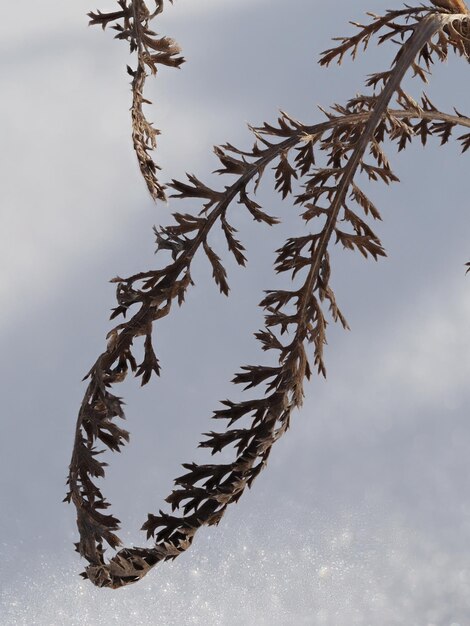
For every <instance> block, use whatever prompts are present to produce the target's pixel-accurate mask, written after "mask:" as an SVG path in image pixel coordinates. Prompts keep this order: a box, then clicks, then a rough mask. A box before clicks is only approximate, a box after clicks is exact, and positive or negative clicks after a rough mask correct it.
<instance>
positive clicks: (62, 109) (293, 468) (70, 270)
mask: <svg viewBox="0 0 470 626" xmlns="http://www.w3.org/2000/svg"><path fill="white" fill-rule="evenodd" d="M323 4H325V3H320V2H315V1H314V2H312V1H307V0H299V1H298V2H290V3H286V2H285V1H284V2H281V1H280V0H271V1H270V2H268V0H256V2H248V0H244V1H241V0H197V1H196V0H176V1H175V5H174V6H171V5H169V4H168V6H167V8H166V11H165V13H164V15H163V16H162V17H161V19H160V21H159V25H156V29H157V30H158V32H160V33H164V34H167V35H170V36H173V37H175V38H176V39H177V41H178V42H179V43H180V44H181V46H182V48H183V51H184V54H185V56H186V58H187V61H188V62H187V63H186V64H185V65H184V66H183V67H182V69H181V70H180V71H175V70H170V69H165V68H164V69H163V70H162V71H161V72H160V73H159V76H158V79H157V80H156V81H154V82H153V83H150V84H149V97H150V98H151V99H152V100H153V101H154V106H153V108H152V110H151V112H150V113H149V117H150V118H151V119H153V120H155V124H156V126H157V127H159V128H161V129H162V130H163V134H162V137H161V139H160V146H159V151H158V154H157V155H156V160H157V162H159V163H160V164H161V165H162V167H163V174H162V177H163V179H164V180H169V179H171V178H173V177H182V176H183V175H184V172H185V171H188V172H194V173H195V174H196V175H197V176H198V177H199V178H201V179H203V180H208V179H210V172H211V171H212V170H214V169H215V168H216V167H217V164H216V161H215V160H214V157H213V156H212V155H211V147H212V146H213V145H214V144H221V143H224V142H226V141H230V142H231V143H233V144H235V145H237V146H240V147H249V146H251V143H252V139H251V137H250V135H249V133H248V131H247V129H246V123H247V122H249V123H253V124H259V123H261V122H262V121H264V120H266V121H271V122H272V121H274V120H275V118H276V116H277V111H278V110H279V109H283V110H286V111H288V112H289V113H291V114H292V115H293V116H294V117H298V118H300V119H302V120H303V121H305V122H310V123H315V122H316V121H319V120H320V119H321V115H320V113H319V111H318V110H317V108H316V105H317V104H321V105H324V106H328V105H329V104H331V103H333V102H335V101H340V102H344V101H345V100H346V99H347V98H348V97H350V96H352V95H354V94H355V93H356V92H359V91H362V89H363V79H364V76H366V75H367V74H368V73H370V72H372V71H374V70H376V71H382V70H385V69H387V67H388V64H389V62H390V59H391V58H392V55H393V54H394V50H393V48H390V47H383V49H381V50H379V51H377V50H376V49H375V48H371V50H370V51H369V52H368V53H367V54H366V55H365V56H363V57H362V58H360V59H359V60H358V61H357V62H356V63H355V64H352V63H351V62H349V61H347V62H345V64H344V65H343V66H342V67H341V68H331V69H330V70H328V71H326V70H324V69H321V68H320V67H319V66H318V65H317V64H316V59H317V58H318V54H319V52H320V51H322V50H324V49H325V48H326V47H328V46H329V42H330V38H331V37H333V36H337V35H342V34H345V33H347V32H350V30H351V27H350V26H349V25H348V20H357V21H361V20H362V19H364V13H365V11H366V10H371V9H373V10H374V11H375V12H380V11H381V10H383V9H385V8H397V7H399V6H401V3H399V2H393V1H391V0H389V2H387V3H386V2H383V1H382V0H380V1H379V0H375V1H374V2H373V3H367V2H366V1H364V0H356V2H354V3H353V4H354V6H352V3H350V2H347V1H346V0H339V1H338V2H333V1H330V2H328V3H327V6H326V7H325V6H320V5H323ZM114 5H115V3H114V2H111V1H108V2H106V3H102V4H101V5H99V6H98V4H97V5H90V4H88V3H87V2H85V1H83V0H78V1H74V2H68V3H64V2H59V1H53V0H45V1H43V2H41V3H35V4H34V5H33V4H31V5H29V6H28V5H26V4H21V3H19V4H18V3H15V4H14V5H13V4H11V3H9V4H8V5H7V6H6V7H4V11H3V19H2V27H1V33H2V36H1V37H0V52H1V54H0V66H1V70H0V71H1V77H2V93H3V97H2V98H1V100H0V120H1V123H0V126H1V137H2V149H1V151H0V160H1V168H0V171H1V173H2V176H1V178H2V184H1V189H0V207H1V208H0V212H1V216H2V220H1V223H2V228H1V229H0V256H1V258H2V262H1V264H0V298H1V302H2V308H1V312H0V341H1V353H2V359H1V361H2V362H1V381H2V393H1V395H2V437H1V443H0V485H1V487H0V488H1V510H2V516H1V521H0V533H1V534H0V540H1V543H0V562H1V566H0V589H1V591H0V593H1V602H2V604H1V607H0V623H1V624H2V625H3V624H5V625H8V626H10V625H12V626H13V625H15V626H16V625H23V624H24V625H27V626H30V625H33V624H37V625H38V626H62V625H68V624H73V625H76V626H82V625H83V626H85V625H87V626H101V625H103V626H107V625H109V624H122V625H124V624H138V625H140V624H152V625H158V626H160V625H161V626H167V625H175V626H186V625H189V624H208V625H209V626H216V625H224V626H225V625H227V626H237V625H239V624H249V625H250V626H251V625H253V626H263V625H266V626H291V625H292V626H293V625H296V626H297V625H298V624H305V625H310V626H316V625H317V624H318V625H320V626H325V625H326V626H353V625H362V626H375V625H377V626H378V625H380V626H392V625H396V626H398V625H403V624H406V625H407V626H412V625H413V626H466V625H467V624H470V562H469V557H468V546H469V545H470V489H469V478H468V477H469V475H470V454H469V441H470V423H469V420H468V407H469V403H470V388H469V385H468V376H469V372H470V332H469V323H470V322H469V319H470V282H469V281H470V277H465V263H466V262H467V261H468V260H470V245H469V243H468V242H469V241H470V220H469V218H468V167H469V155H468V153H467V154H465V155H463V156H462V155H460V153H459V148H458V145H457V144H456V143H452V142H451V143H450V144H449V145H448V146H446V147H444V148H441V149H439V148H438V146H437V142H435V141H434V142H431V145H429V146H428V147H427V148H426V150H423V149H422V148H421V147H420V146H418V145H416V147H412V148H411V149H410V150H409V151H407V152H406V153H402V154H400V155H396V153H395V152H394V150H391V151H390V156H391V158H392V163H393V165H394V169H395V172H396V174H397V175H398V176H399V178H400V179H401V183H400V184H398V185H397V184H396V185H393V186H392V187H390V188H384V187H383V186H380V185H377V184H375V185H374V186H373V187H371V189H370V194H371V195H372V196H373V198H374V200H375V202H376V204H377V205H378V206H379V207H380V209H381V211H382V214H383V218H384V222H383V224H380V225H379V226H378V231H379V234H380V236H381V237H382V239H383V243H384V246H385V248H386V250H387V252H388V255H389V256H388V258H387V259H385V260H381V261H380V262H378V263H375V262H373V261H364V260H363V259H362V258H359V255H352V254H351V253H350V252H347V251H343V250H341V249H339V248H338V249H337V250H335V253H334V259H333V275H332V285H333V287H334V289H335V292H336V295H337V298H338V301H339V304H340V306H341V307H342V309H343V311H344V312H345V314H346V316H347V318H348V321H349V323H350V326H351V332H348V333H346V332H344V331H342V330H341V329H340V328H334V327H332V326H330V327H329V344H328V346H327V349H326V359H327V366H328V379H327V381H326V382H325V381H323V380H314V381H312V382H311V383H310V384H308V385H307V387H306V401H305V405H304V407H303V410H302V411H300V412H296V414H295V415H294V416H293V420H292V427H291V429H290V430H289V432H288V433H287V435H286V436H285V438H284V439H283V440H282V441H280V442H279V443H278V444H276V448H275V449H274V450H273V453H272V455H271V458H270V462H269V466H268V468H267V470H266V471H265V472H264V473H263V474H262V475H261V476H260V477H259V478H258V480H257V482H256V483H255V484H254V486H253V488H252V490H251V491H250V492H249V493H247V494H245V495H244V496H243V498H242V499H241V501H240V502H239V504H237V505H236V506H234V507H232V509H231V510H229V512H228V513H227V514H226V516H225V517H224V519H223V521H222V522H221V524H220V525H219V527H218V528H211V529H210V530H207V529H203V530H201V531H200V532H199V533H198V535H197V537H196V539H195V542H194V545H193V547H192V548H191V549H190V550H189V551H188V552H187V553H186V554H184V555H182V556H181V557H180V558H178V559H177V560H176V561H175V562H174V563H172V564H164V565H162V566H161V567H157V568H156V569H154V570H153V571H152V572H151V573H150V574H149V575H148V576H147V577H146V578H145V579H144V580H143V581H142V582H140V583H139V584H137V585H135V586H130V587H128V588H125V589H122V590H119V591H114V592H113V591H110V590H99V589H96V588H94V587H93V586H92V585H91V584H90V583H88V582H82V581H81V579H80V578H79V576H78V573H79V572H80V571H82V569H83V567H84V563H83V562H80V559H79V557H78V555H77V554H76V553H74V551H73V542H74V541H76V540H77V532H76V528H75V519H74V510H73V508H72V507H71V506H67V505H64V504H62V503H61V500H62V498H63V497H64V495H65V477H66V474H67V467H68V463H69V459H70V453H71V446H72V440H73V431H74V427H75V419H76V414H77V411H78V407H79V404H80V400H81V396H82V394H83V392H84V384H83V383H82V382H80V381H81V378H82V376H83V375H84V373H85V372H86V371H87V370H88V369H89V367H90V365H91V363H92V362H93V361H94V360H95V358H96V356H97V355H98V354H99V353H100V352H101V351H102V350H103V348H104V343H105V340H104V337H105V334H106V332H107V330H109V322H108V321H107V320H108V315H109V310H110V308H111V307H112V306H114V302H113V295H114V294H113V288H112V285H110V284H109V282H108V280H109V279H110V278H112V277H113V276H115V275H116V274H120V275H129V274H131V273H133V272H134V271H139V270H146V269H149V268H150V267H153V266H154V264H155V263H156V260H155V257H154V242H153V236H152V230H151V228H152V225H153V224H158V223H162V224H165V223H167V222H168V220H169V215H170V212H171V211H172V210H181V207H180V206H178V205H177V202H176V201H171V202H170V203H169V204H168V205H164V204H161V203H160V204H158V205H154V204H153V203H152V202H151V200H150V198H149V196H148V193H147V191H146V188H145V185H144V184H143V183H142V181H141V179H140V175H139V172H138V168H137V165H136V162H135V159H134V155H133V153H132V149H131V143H130V138H129V111H128V109H129V106H130V93H129V85H128V78H129V77H128V76H127V75H126V72H125V65H126V64H127V63H129V62H130V63H131V64H132V60H130V59H129V55H128V51H127V48H126V45H125V44H123V43H122V42H118V41H113V39H112V34H111V33H110V32H106V33H104V34H103V33H102V32H101V31H100V29H99V28H87V18H86V12H87V11H89V10H91V9H96V8H100V9H101V10H105V9H106V8H108V7H113V6H114ZM409 90H410V91H411V92H412V93H413V94H415V95H416V96H419V94H420V93H421V91H422V85H421V84H419V83H418V82H413V83H410V84H409ZM427 92H428V94H429V95H430V96H431V99H432V100H433V101H434V102H435V103H436V104H437V105H438V106H440V107H441V108H443V109H444V110H448V111H452V106H456V107H457V109H459V110H460V111H462V112H464V113H468V112H469V111H470V101H469V95H468V64H466V63H465V62H464V61H463V60H459V59H454V58H452V59H451V60H450V61H449V63H448V64H446V65H444V66H442V67H437V68H436V71H435V75H434V77H433V79H432V81H431V85H430V86H429V88H428V89H427ZM222 184H225V181H223V180H220V185H222ZM260 198H261V200H262V201H263V204H264V206H265V207H266V208H267V209H268V210H269V211H270V212H272V213H273V214H275V215H280V216H282V218H283V220H284V223H283V225H282V226H280V227H278V228H276V229H272V231H267V229H266V228H265V227H263V226H260V225H258V224H256V223H254V222H252V221H251V220H249V219H248V218H245V217H239V218H237V219H238V221H237V224H238V226H239V227H240V235H241V237H242V239H243V241H244V242H246V244H247V250H248V257H249V265H248V268H247V269H246V270H243V269H239V268H237V267H235V266H234V264H233V263H232V262H228V267H229V270H230V273H229V279H230V285H231V288H232V291H231V297H230V299H229V300H227V299H224V298H223V297H222V296H220V295H219V294H218V292H217V289H216V287H215V286H214V284H213V282H212V281H211V279H210V270H209V268H208V267H207V265H206V263H205V262H204V261H203V260H201V261H200V262H199V261H198V262H197V263H196V268H195V278H196V287H195V288H194V289H192V290H191V292H190V293H189V294H188V298H187V302H186V303H185V305H184V307H182V308H181V309H180V310H178V311H175V313H174V315H172V319H165V320H164V321H163V322H162V323H161V325H160V326H159V328H158V329H157V331H156V336H155V337H156V346H157V350H158V354H159V356H160V357H161V361H162V365H163V373H162V378H161V379H160V380H158V381H156V382H153V383H152V384H150V385H148V387H146V388H144V389H143V390H140V389H139V388H137V386H136V385H134V384H133V383H127V382H126V385H125V386H124V388H123V391H122V393H124V394H125V398H126V402H127V410H126V414H127V418H128V421H127V427H128V429H129V430H130V431H131V443H130V445H129V446H128V447H127V448H126V449H125V450H124V452H123V454H122V455H114V457H112V458H110V459H108V461H109V462H110V464H111V467H110V470H109V477H108V478H107V482H106V485H105V486H104V491H105V493H106V494H107V496H108V497H109V499H110V501H111V502H112V503H113V512H114V513H115V514H116V515H117V516H118V517H119V518H120V519H121V520H122V522H123V531H122V537H123V538H124V539H125V540H126V541H127V542H129V543H135V544H136V545H144V537H143V536H142V533H140V532H139V531H138V528H139V527H140V526H141V524H142V523H143V521H144V520H145V518H146V514H147V513H148V512H150V511H153V512H155V511H157V510H158V509H159V508H160V507H162V505H163V499H164V498H165V496H166V495H168V493H169V492H170V491H171V488H172V479H173V478H174V477H175V476H177V475H179V474H180V473H181V463H183V462H188V461H191V460H195V459H196V458H197V459H203V458H207V457H204V455H202V454H201V452H200V451H199V452H198V451H197V449H196V446H197V442H198V441H199V440H200V433H201V432H206V431H207V430H209V429H211V428H212V427H213V426H212V424H211V423H210V420H209V416H210V414H211V412H212V410H213V409H215V408H217V406H218V405H217V403H218V401H219V400H221V399H223V398H225V397H227V396H230V395H233V391H232V389H231V385H230V383H229V382H228V381H229V380H230V379H231V378H232V376H233V373H234V372H235V371H237V370H238V368H239V366H240V365H242V364H246V363H256V362H257V361H256V360H257V359H258V358H259V353H258V348H257V345H256V342H255V340H254V338H253V332H255V331H257V330H258V329H259V327H260V325H261V322H262V315H261V312H260V311H259V310H258V309H257V307H256V304H257V302H259V300H260V299H261V292H262V290H263V289H268V288H270V287H272V285H273V284H274V280H275V279H274V278H273V277H272V269H271V264H272V260H273V258H274V255H273V251H274V250H275V249H276V248H277V247H279V245H280V244H281V243H282V241H283V240H284V239H285V237H286V236H288V234H289V232H291V231H292V229H295V228H298V225H297V221H295V220H294V218H295V214H296V212H298V208H292V206H291V205H290V204H289V203H286V204H285V206H284V205H283V204H282V202H281V200H280V198H279V196H278V195H275V194H273V193H272V191H271V189H270V184H269V180H267V182H266V184H265V187H264V188H262V189H261V190H260ZM186 209H187V210H199V206H198V205H194V207H192V206H191V205H187V206H185V210H186ZM236 213H237V207H234V209H233V214H234V215H236ZM222 250H223V248H221V251H222ZM356 257H357V258H356Z"/></svg>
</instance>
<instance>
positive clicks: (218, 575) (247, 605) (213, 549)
mask: <svg viewBox="0 0 470 626" xmlns="http://www.w3.org/2000/svg"><path fill="white" fill-rule="evenodd" d="M371 515H373V512H372V513H371ZM234 521H241V520H232V522H234ZM304 521H306V520H304ZM312 522H313V520H312ZM297 523H298V519H297ZM313 523H314V526H312V527H311V528H310V529H309V530H304V531H302V532H299V530H296V529H295V526H294V525H293V524H294V521H293V520H292V519H290V520H286V521H285V525H283V526H282V527H281V526H277V528H275V529H273V528H267V529H266V533H265V535H264V537H265V539H264V540H262V541H261V542H260V539H259V537H260V536H262V535H260V533H259V532H256V533H253V534H252V531H251V530H250V526H249V524H248V523H247V522H246V521H245V522H244V523H243V522H242V524H241V525H240V527H239V530H238V531H237V532H238V538H237V539H236V540H235V541H230V537H229V536H227V535H230V532H229V531H227V530H224V528H223V527H222V528H220V529H219V531H215V532H214V531H210V532H207V533H206V534H205V535H202V536H200V537H199V540H198V541H196V544H195V545H194V547H193V548H192V549H191V550H190V551H189V552H188V553H187V554H185V555H184V556H182V557H180V558H179V559H178V560H177V561H175V562H174V563H169V564H165V565H163V566H161V567H160V568H157V569H155V570H153V571H152V572H151V573H150V574H149V575H148V576H147V577H146V578H145V579H144V580H143V581H141V582H140V583H139V584H137V585H134V586H130V587H127V588H124V589H121V590H118V591H110V590H99V589H95V588H94V587H93V586H92V585H91V584H90V583H88V582H86V581H80V579H78V578H77V572H78V570H77V565H78V563H75V564H73V563H70V564H69V565H67V566H64V565H58V566H55V565H54V564H53V563H50V562H47V561H46V560H44V562H43V563H42V564H41V565H40V566H39V567H37V568H36V569H35V571H34V573H33V574H32V575H31V574H29V575H28V576H26V577H25V578H24V579H23V580H22V581H18V580H16V581H15V582H14V584H12V585H11V587H10V586H9V585H8V584H7V585H6V586H5V587H3V589H2V617H1V624H2V626H3V625H8V626H10V625H12V626H13V625H18V626H19V625H25V626H33V625H38V626H62V625H68V624H70V625H77V626H79V625H85V624H86V625H89V626H101V625H103V626H108V625H110V624H136V625H141V624H142V625H143V624H149V625H150V624H152V625H160V624H161V625H162V626H163V625H165V626H169V625H172V624H174V625H175V626H176V625H181V626H184V625H186V624H188V625H190V624H208V625H214V626H215V625H218V624H220V625H224V626H225V625H227V626H228V625H234V626H235V625H241V624H244V625H245V624H247V625H253V626H263V625H266V626H271V625H273V626H274V625H279V626H281V625H293V626H294V625H302V624H305V625H307V624H311V625H312V626H314V625H317V624H318V625H319V626H323V625H324V626H352V625H364V626H375V625H377V626H379V625H380V626H389V625H390V626H391V625H395V624H396V625H406V626H466V625H467V624H469V623H470V621H469V620H470V569H469V567H468V559H467V557H466V554H465V551H464V552H463V553H462V555H461V556H459V555H458V554H454V555H452V556H451V554H450V553H449V551H448V550H447V551H444V550H442V549H441V548H440V546H438V545H435V544H433V543H431V542H427V541H426V539H425V538H424V537H423V536H422V535H417V534H414V533H413V532H411V531H410V530H409V529H406V528H405V527H404V526H403V525H400V524H398V522H396V521H395V522H392V521H391V522H390V525H389V526H388V527H386V528H379V527H375V526H374V524H372V527H371V520H370V518H368V519H365V518H364V519H361V518H351V517H350V518H349V519H346V518H344V519H342V520H341V523H340V524H338V520H337V522H336V523H335V522H334V521H333V520H328V519H322V520H317V521H315V522H313ZM229 525H230V526H231V527H232V530H234V528H233V526H234V525H236V524H235V523H231V524H229ZM371 533H372V534H371ZM231 536H232V537H233V536H234V535H231ZM255 536H256V537H257V539H256V542H255V540H254V537H255ZM227 542H228V543H227ZM283 542H285V543H284V545H285V548H284V549H280V548H279V546H282V545H283ZM272 545H274V546H276V547H275V548H273V547H272Z"/></svg>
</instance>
